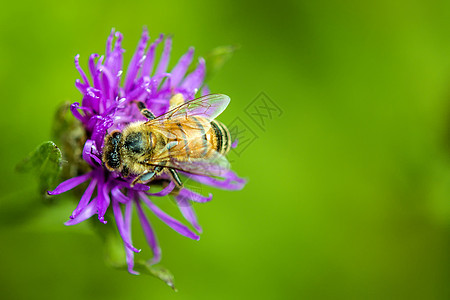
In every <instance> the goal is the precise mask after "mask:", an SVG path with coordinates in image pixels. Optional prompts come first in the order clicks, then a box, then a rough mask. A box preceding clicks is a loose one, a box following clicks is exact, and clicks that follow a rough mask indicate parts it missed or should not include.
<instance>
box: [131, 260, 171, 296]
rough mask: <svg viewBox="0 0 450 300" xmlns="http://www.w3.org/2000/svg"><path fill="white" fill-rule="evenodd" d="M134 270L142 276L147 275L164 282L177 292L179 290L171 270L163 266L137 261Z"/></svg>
mask: <svg viewBox="0 0 450 300" xmlns="http://www.w3.org/2000/svg"><path fill="white" fill-rule="evenodd" d="M134 269H135V270H136V271H138V272H139V273H141V274H147V275H151V276H154V277H156V278H158V279H160V280H162V281H164V282H165V283H166V284H167V285H168V286H170V287H171V288H172V289H173V290H174V291H175V292H177V289H176V287H175V282H174V277H173V275H172V273H170V271H169V270H167V269H166V268H164V267H161V266H155V265H151V264H149V263H148V262H145V261H136V262H135V266H134Z"/></svg>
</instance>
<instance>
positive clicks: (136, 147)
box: [124, 132, 144, 153]
mask: <svg viewBox="0 0 450 300" xmlns="http://www.w3.org/2000/svg"><path fill="white" fill-rule="evenodd" d="M124 146H125V148H127V149H128V150H130V151H132V152H134V153H142V152H144V141H143V139H142V133H140V132H133V133H130V134H129V135H128V136H127V137H126V139H125V142H124Z"/></svg>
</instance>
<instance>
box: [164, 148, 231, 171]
mask: <svg viewBox="0 0 450 300" xmlns="http://www.w3.org/2000/svg"><path fill="white" fill-rule="evenodd" d="M214 154H215V155H213V156H211V157H208V158H201V159H192V158H190V159H187V160H178V159H176V158H175V157H171V158H170V160H169V161H168V162H167V163H166V166H167V167H170V168H174V169H177V170H180V171H184V172H187V173H192V174H197V175H205V176H220V177H223V176H224V174H225V172H226V171H228V170H229V169H230V163H229V162H228V160H227V159H226V158H225V156H223V155H221V154H219V153H218V152H216V153H214Z"/></svg>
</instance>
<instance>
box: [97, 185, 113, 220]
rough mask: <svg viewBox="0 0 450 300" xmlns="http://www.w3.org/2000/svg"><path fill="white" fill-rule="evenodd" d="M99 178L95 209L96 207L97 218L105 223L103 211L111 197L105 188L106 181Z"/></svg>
mask: <svg viewBox="0 0 450 300" xmlns="http://www.w3.org/2000/svg"><path fill="white" fill-rule="evenodd" d="M103 180H104V179H103V178H101V179H100V180H99V182H98V187H97V209H98V220H99V221H100V222H102V223H103V224H106V223H107V221H105V213H106V210H107V209H108V207H109V203H110V201H111V199H110V198H109V193H108V190H107V183H106V182H104V181H103Z"/></svg>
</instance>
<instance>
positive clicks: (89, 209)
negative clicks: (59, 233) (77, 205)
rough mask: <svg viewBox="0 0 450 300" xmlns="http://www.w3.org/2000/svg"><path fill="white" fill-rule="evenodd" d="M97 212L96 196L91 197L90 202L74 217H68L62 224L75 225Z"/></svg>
mask: <svg viewBox="0 0 450 300" xmlns="http://www.w3.org/2000/svg"><path fill="white" fill-rule="evenodd" d="M96 212H97V198H94V199H92V201H91V203H89V204H88V205H87V206H86V207H85V208H84V209H83V210H82V211H81V212H80V213H79V214H78V215H77V216H76V217H75V218H73V219H70V220H69V221H67V222H66V223H64V225H66V226H70V225H76V224H78V223H81V222H83V221H84V220H87V219H89V218H90V217H92V216H93V215H95V213H96Z"/></svg>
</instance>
